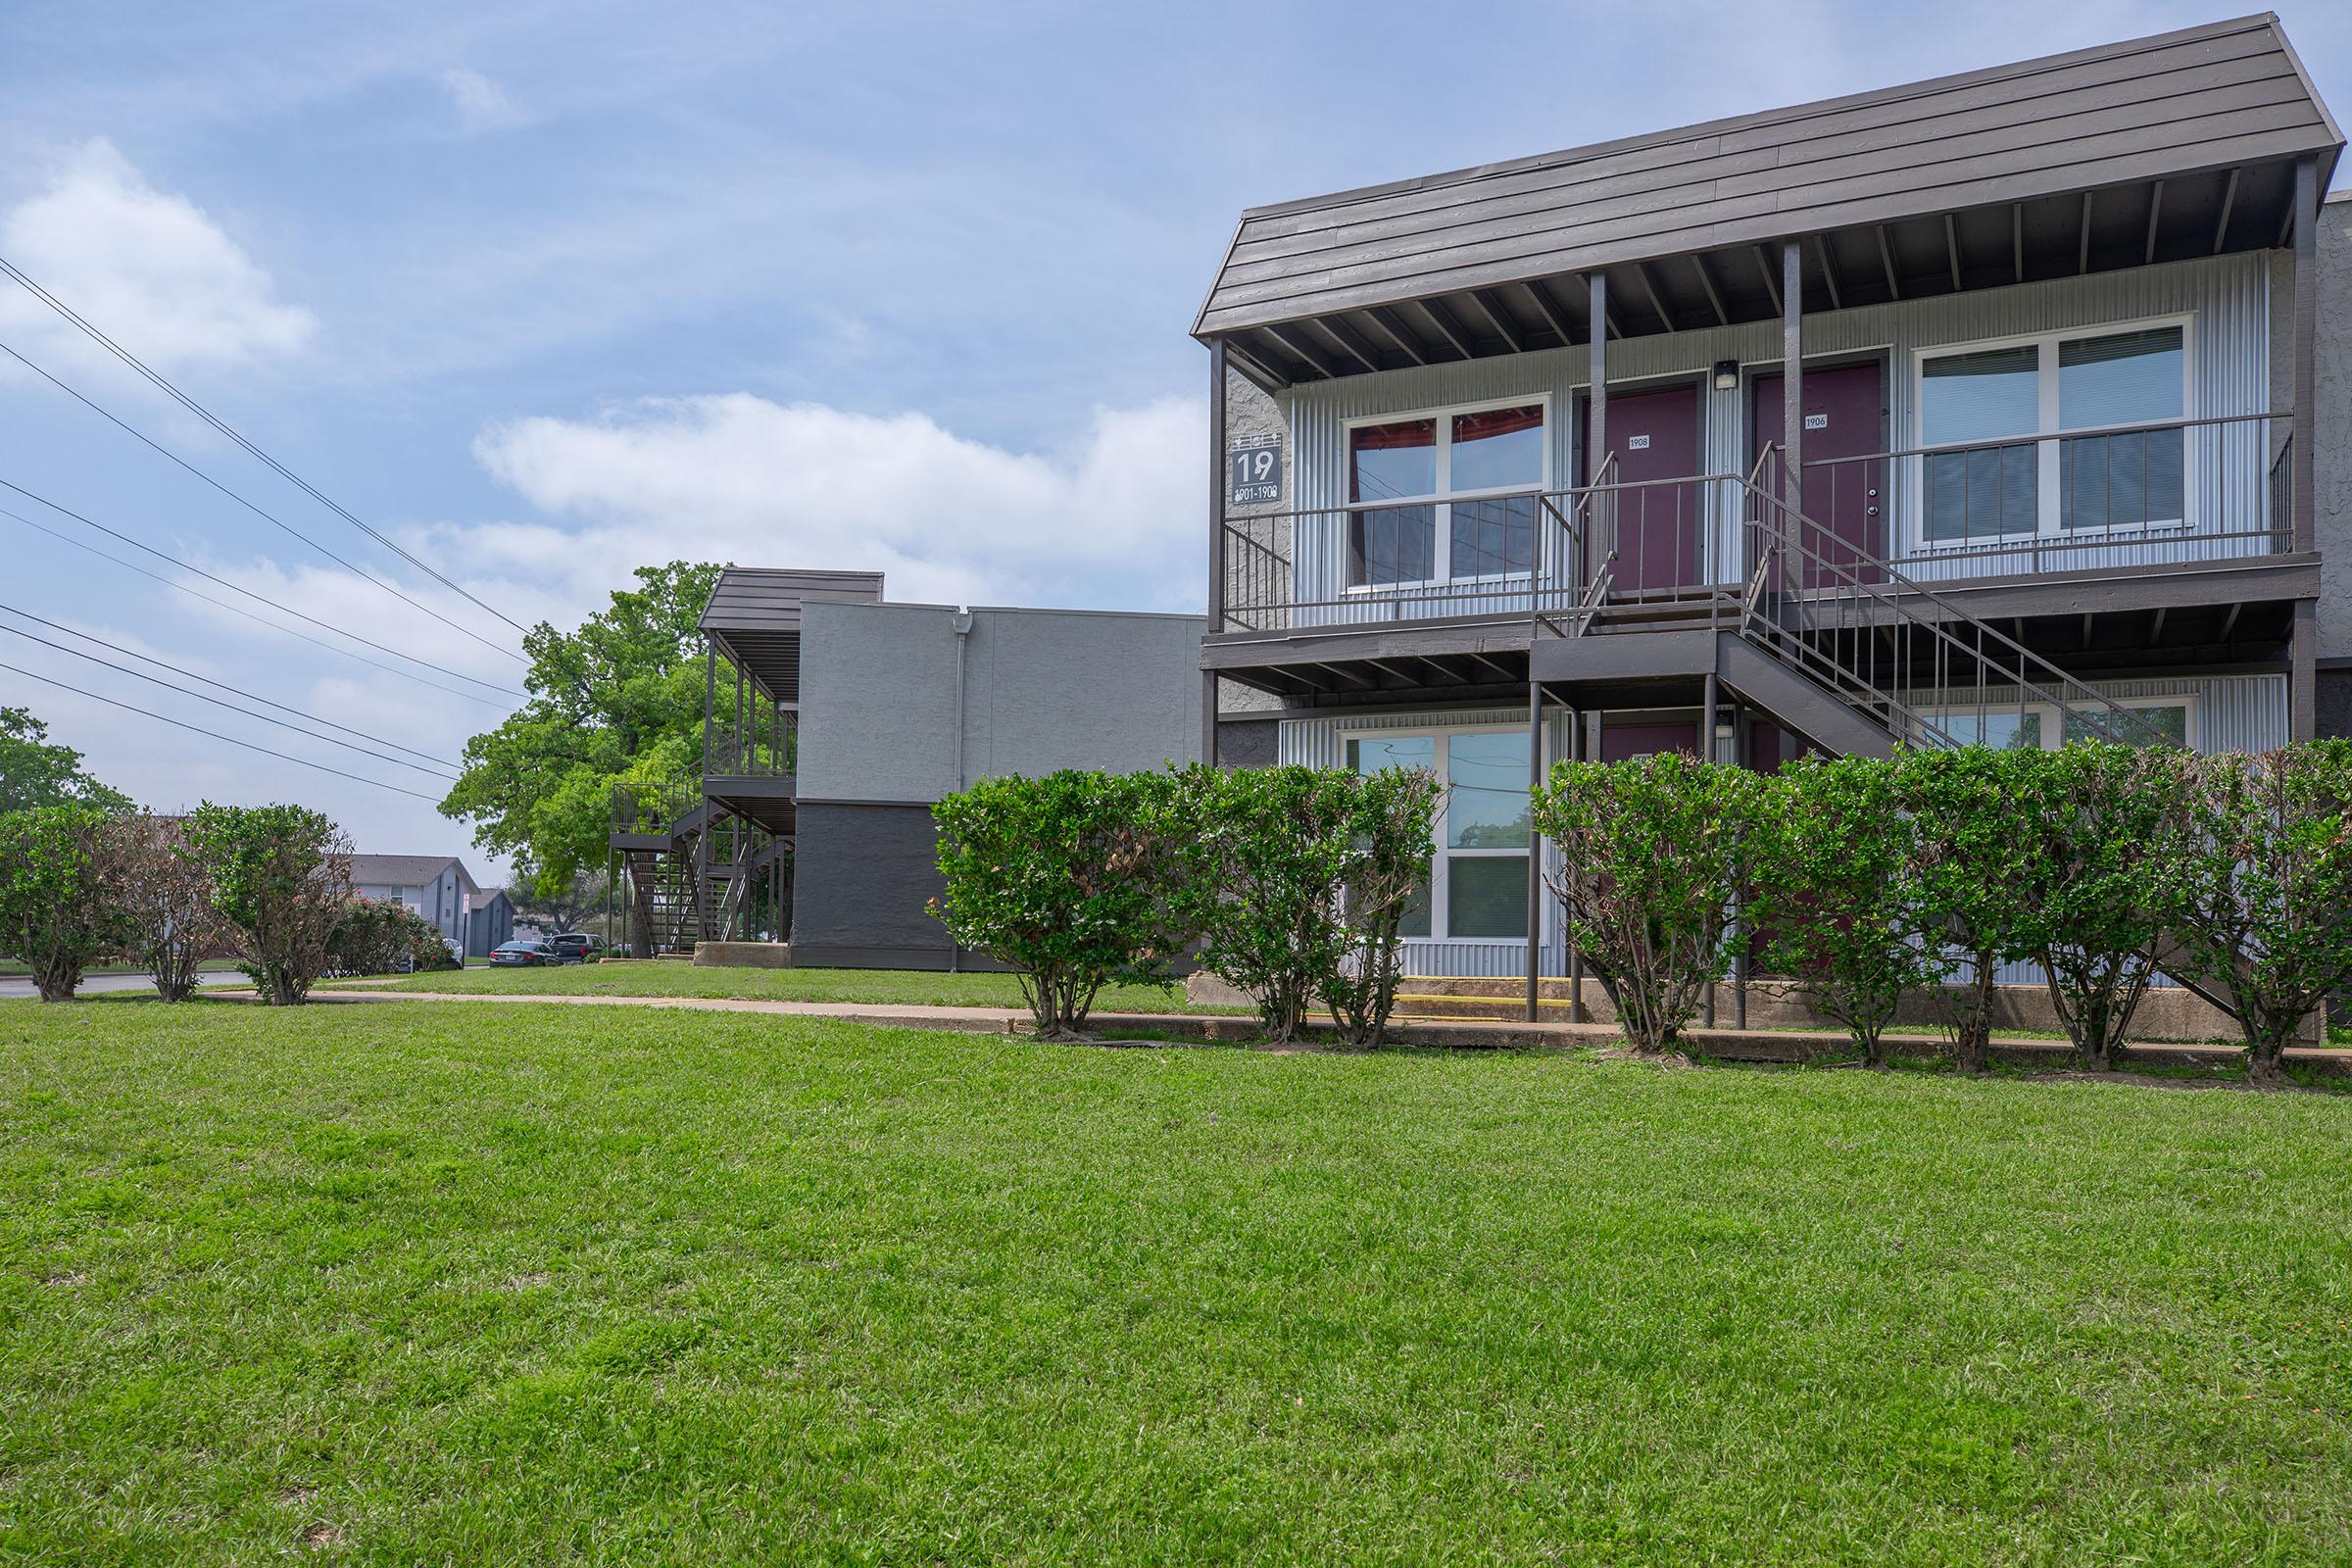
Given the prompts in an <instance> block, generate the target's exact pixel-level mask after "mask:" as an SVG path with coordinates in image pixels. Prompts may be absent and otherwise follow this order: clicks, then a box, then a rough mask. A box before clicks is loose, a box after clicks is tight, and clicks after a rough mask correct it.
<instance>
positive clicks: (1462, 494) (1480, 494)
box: [1340, 392, 1553, 940]
mask: <svg viewBox="0 0 2352 1568" xmlns="http://www.w3.org/2000/svg"><path fill="white" fill-rule="evenodd" d="M1530 405H1533V406H1535V407H1537V408H1540V409H1542V410H1543V411H1544V442H1543V447H1544V474H1543V477H1542V478H1541V480H1539V481H1538V483H1537V485H1536V488H1535V489H1533V490H1530V489H1529V488H1528V487H1527V486H1526V485H1523V484H1514V485H1502V486H1499V487H1490V488H1488V489H1484V490H1458V491H1457V490H1450V489H1448V488H1447V486H1448V485H1449V484H1450V483H1451V482H1452V479H1453V417H1454V416H1455V415H1457V414H1489V413H1492V412H1493V411H1495V410H1496V409H1524V408H1527V407H1529V406H1530ZM1551 413H1552V409H1551V394H1550V393H1549V392H1530V393H1528V394H1527V395H1526V396H1524V397H1515V398H1482V399H1480V400H1479V401H1477V402H1475V403H1445V404H1440V405H1438V406H1437V407H1434V408H1426V409H1401V410H1398V411H1397V412H1395V413H1390V414H1362V415H1356V416H1354V417H1349V418H1346V419H1342V420H1341V421H1340V493H1341V494H1342V495H1348V494H1352V493H1353V491H1354V487H1355V432H1356V431H1357V430H1359V429H1362V428H1364V427H1366V426H1368V425H1375V424H1402V423H1404V422H1405V421H1406V420H1408V419H1434V420H1436V421H1437V426H1438V445H1437V454H1436V466H1437V473H1436V480H1437V486H1438V488H1437V490H1436V491H1435V492H1434V493H1433V494H1430V495H1423V496H1396V497H1388V498H1384V499H1382V500H1379V501H1347V502H1342V503H1341V506H1340V510H1341V511H1342V512H1343V513H1345V514H1346V515H1347V517H1348V527H1349V528H1350V529H1352V528H1353V527H1354V526H1355V519H1356V517H1357V516H1358V515H1361V514H1363V513H1366V512H1387V511H1392V510H1395V509H1397V508H1400V507H1428V508H1430V509H1431V512H1432V515H1431V518H1430V561H1431V563H1432V564H1434V565H1436V567H1437V575H1436V576H1434V577H1417V578H1413V579H1411V580H1409V581H1404V582H1351V583H1347V584H1345V585H1343V588H1342V591H1343V592H1345V593H1350V594H1393V593H1399V592H1409V591H1410V590H1412V589H1415V588H1442V587H1445V586H1446V585H1447V584H1449V583H1456V582H1466V583H1484V582H1493V583H1504V582H1514V581H1524V580H1525V579H1526V578H1528V577H1529V576H1531V575H1532V569H1531V570H1530V571H1500V572H1486V573H1481V574H1474V575H1472V576H1467V577H1456V576H1455V575H1454V574H1453V527H1452V522H1453V503H1454V502H1456V501H1491V500H1494V499H1495V498H1496V497H1497V496H1524V495H1536V494H1547V493H1549V492H1550V490H1551V488H1552V482H1551V443H1552V429H1553V426H1552V420H1551ZM1540 510H1541V509H1539V511H1540ZM1533 543H1534V550H1535V557H1536V560H1538V561H1541V560H1542V559H1543V555H1544V537H1543V530H1542V529H1541V528H1540V527H1539V528H1538V530H1537V534H1536V538H1535V540H1534V542H1533ZM1340 553H1341V555H1342V557H1343V558H1348V559H1351V558H1352V556H1353V551H1352V550H1351V549H1350V548H1349V544H1348V540H1347V539H1345V538H1343V539H1342V540H1341V541H1340ZM1414 733H1416V734H1419V733H1422V732H1420V731H1415V732H1414ZM1416 940H1418V939H1416Z"/></svg>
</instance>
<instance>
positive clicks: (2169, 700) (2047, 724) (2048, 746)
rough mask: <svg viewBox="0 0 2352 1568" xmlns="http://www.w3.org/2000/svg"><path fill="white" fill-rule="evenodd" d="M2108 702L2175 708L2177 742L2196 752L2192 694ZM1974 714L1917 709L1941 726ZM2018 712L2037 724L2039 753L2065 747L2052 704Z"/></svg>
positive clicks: (1953, 708) (2003, 710)
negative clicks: (2178, 714) (2178, 713)
mask: <svg viewBox="0 0 2352 1568" xmlns="http://www.w3.org/2000/svg"><path fill="white" fill-rule="evenodd" d="M2108 701H2109V702H2111V703H2113V704H2115V706H2116V707H2118V708H2121V709H2124V710H2127V711H2130V710H2133V709H2148V708H2178V709H2180V710H2181V717H2180V735H2181V739H2182V741H2183V743H2184V744H2185V745H2186V746H2187V747H2188V749H2189V750H2190V751H2192V752H2193V751H2197V750H2200V747H2199V746H2198V744H2197V742H2198V734H2197V719H2198V711H2197V710H2198V705H2199V702H2200V699H2199V697H2198V696H2197V695H2196V694H2195V693H2193V692H2180V693H2177V694H2176V695H2174V696H2171V697H2111V698H2109V699H2108ZM1921 711H1922V712H1924V713H1925V714H1926V715H1927V717H1928V718H1929V719H1931V720H1933V721H1936V722H1941V720H1942V718H1943V717H1946V716H1953V717H1957V716H1964V715H1967V714H1971V713H1974V712H1975V711H1977V710H1976V705H1975V704H1973V703H1945V704H1943V705H1942V706H1940V707H1928V706H1926V705H1924V704H1923V705H1922V707H1921ZM2018 711H2021V708H2020V705H2019V704H2017V703H1995V702H1987V703H1986V704H1985V712H1986V713H1987V714H2008V713H2015V712H2018ZM2022 711H2025V712H2029V713H2032V714H2034V716H2036V717H2037V718H2039V719H2040V720H2041V750H2043V751H2045V752H2054V751H2057V750H2058V749H2059V748H2060V747H2062V746H2064V745H2065V744H2066V722H2065V719H2064V718H2063V716H2062V715H2061V714H2060V713H2059V711H2058V707H2057V705H2056V704H2055V703H2026V704H2024V705H2023V708H2022Z"/></svg>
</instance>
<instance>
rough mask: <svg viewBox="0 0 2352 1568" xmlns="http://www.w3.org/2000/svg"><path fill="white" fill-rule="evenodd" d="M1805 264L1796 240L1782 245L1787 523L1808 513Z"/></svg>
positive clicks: (1783, 455)
mask: <svg viewBox="0 0 2352 1568" xmlns="http://www.w3.org/2000/svg"><path fill="white" fill-rule="evenodd" d="M1804 320H1805V264H1804V251H1803V249H1802V248H1801V247H1799V246H1798V244H1797V242H1796V241H1795V240H1792V239H1790V240H1783V241H1782V242H1781V500H1782V503H1783V504H1784V505H1785V506H1786V507H1787V508H1788V511H1789V517H1787V518H1784V519H1783V521H1784V524H1786V523H1787V522H1788V521H1789V520H1790V519H1792V518H1794V517H1795V516H1797V515H1800V514H1802V513H1803V512H1804V510H1805V486H1804V462H1805V327H1804Z"/></svg>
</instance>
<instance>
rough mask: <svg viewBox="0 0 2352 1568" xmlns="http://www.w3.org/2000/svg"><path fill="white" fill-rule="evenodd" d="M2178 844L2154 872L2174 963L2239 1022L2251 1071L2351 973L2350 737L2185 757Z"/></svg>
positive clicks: (2269, 1078) (2265, 1065)
mask: <svg viewBox="0 0 2352 1568" xmlns="http://www.w3.org/2000/svg"><path fill="white" fill-rule="evenodd" d="M2181 766H2182V769H2183V772H2184V773H2185V775H2186V778H2187V785H2188V787H2187V789H2186V791H2185V795H2184V799H2183V801H2182V826H2183V832H2182V843H2181V846H2180V850H2179V852H2178V853H2176V854H2174V855H2171V856H2168V857H2167V858H2165V859H2164V860H2163V861H2162V862H2161V864H2160V865H2159V867H2158V870H2159V873H2160V874H2161V876H2162V877H2163V880H2164V884H2165V886H2164V893H2163V898H2162V903H2163V907H2164V912H2165V916H2166V925H2167V927H2168V929H2169V931H2170V934H2171V937H2172V942H2171V945H2170V947H2169V948H2168V950H2167V952H2166V954H2165V960H2164V961H2165V967H2166V968H2167V969H2168V970H2169V971H2170V972H2171V973H2173V974H2174V975H2175V976H2176V977H2177V978H2179V979H2180V980H2181V981H2182V982H2184V983H2185V984H2187V985H2189V986H2191V987H2193V988H2195V989H2196V990H2197V992H2198V993H2199V994H2200V995H2202V996H2204V997H2206V998H2207V999H2208V1000H2210V1001H2212V1002H2213V1003H2215V1004H2216V1005H2219V1006H2222V1007H2224V1008H2226V1009H2227V1010H2228V1011H2229V1014H2230V1016H2231V1017H2233V1018H2235V1019H2236V1020H2237V1026H2238V1029H2239V1030H2240V1031H2241V1032H2242V1033H2243V1034H2244V1036H2245V1040H2246V1051H2247V1076H2248V1077H2249V1078H2250V1079H2252V1080H2253V1081H2254V1082H2256V1083H2262V1084H2273V1083H2277V1082H2278V1067H2279V1060H2280V1055H2281V1053H2283V1052H2284V1050H2285V1049H2286V1047H2287V1046H2288V1044H2290V1043H2291V1042H2292V1041H2293V1040H2294V1038H2295V1035H2296V1032H2297V1031H2298V1030H2299V1029H2300V1027H2301V1026H2302V1023H2303V1020H2304V1019H2306V1018H2308V1017H2310V1016H2311V1015H2312V1013H2313V1012H2314V1011H2315V1010H2316V1009H2317V1008H2318V1007H2319V1006H2320V1005H2321V1004H2322V1003H2323V1002H2324V1001H2326V1000H2327V996H2328V995H2329V993H2330V992H2332V991H2334V990H2335V989H2336V988H2337V987H2339V986H2342V985H2343V984H2344V983H2345V982H2346V981H2348V980H2352V815H2348V814H2347V813H2352V741H2343V740H2326V741H2317V742H2311V743H2307V744H2304V745H2300V746H2290V747H2287V748H2285V749H2284V750H2281V751H2276V752H2269V753H2265V754H2263V755H2261V756H2246V755H2244V754H2241V753H2223V754H2219V755H2216V756H2211V757H2195V758H2182V759H2181Z"/></svg>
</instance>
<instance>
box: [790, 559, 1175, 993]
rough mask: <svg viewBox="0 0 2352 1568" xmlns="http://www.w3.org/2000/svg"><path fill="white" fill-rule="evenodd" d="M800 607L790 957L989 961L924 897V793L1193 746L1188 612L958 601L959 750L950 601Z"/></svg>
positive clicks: (927, 849)
mask: <svg viewBox="0 0 2352 1568" xmlns="http://www.w3.org/2000/svg"><path fill="white" fill-rule="evenodd" d="M803 614H804V616H805V620H804V622H803V628H802V641H801V727H800V760H799V764H798V768H797V778H798V786H799V798H800V806H799V825H798V830H797V837H796V843H795V847H794V863H793V915H792V946H793V961H794V962H795V963H797V964H804V965H823V964H844V965H854V966H886V967H893V968H923V969H928V968H946V967H948V966H949V965H950V964H951V963H955V964H956V965H957V966H959V967H963V968H986V967H993V965H991V964H989V963H988V962H986V961H985V960H983V959H980V958H978V957H977V956H973V955H968V954H965V955H957V954H956V953H955V952H954V951H953V949H952V946H951V944H950V943H949V941H948V937H947V933H946V931H945V930H944V929H943V928H942V927H941V926H940V924H939V923H938V922H937V921H936V920H934V919H932V918H931V916H930V914H929V912H928V911H927V910H926V908H925V905H926V904H927V903H928V901H929V900H930V899H931V897H932V896H933V895H934V894H936V893H937V892H938V891H939V887H940V883H939V873H938V871H937V869H936V868H935V864H934V839H933V834H932V825H931V805H932V803H933V802H935V801H937V800H939V799H940V798H941V797H942V796H945V795H949V794H953V793H954V792H955V791H956V789H957V788H958V787H959V782H975V781H977V780H980V779H983V778H990V777H996V776H1000V775H1005V774H1013V773H1019V774H1027V775H1030V776H1035V775H1037V774H1041V773H1050V772H1053V771H1054V770H1055V769H1056V768H1064V767H1099V768H1105V769H1108V770H1110V771H1113V772H1132V771H1135V770H1138V769H1144V768H1156V767H1158V766H1160V765H1161V764H1162V763H1164V762H1170V761H1176V762H1186V761H1192V760H1196V759H1197V758H1198V757H1199V756H1200V751H1201V628H1202V621H1201V617H1200V616H1198V615H1149V614H1116V613H1103V612H1092V611H1052V610H975V611H973V612H971V631H970V633H969V640H968V644H967V646H966V647H965V649H964V661H965V663H964V702H963V712H962V719H961V724H960V729H961V736H962V746H961V751H960V755H959V754H958V750H957V731H958V727H959V726H958V722H957V714H956V617H957V613H956V611H955V610H953V609H949V608H946V607H943V606H936V605H889V604H882V605H858V604H822V603H810V604H809V605H808V606H806V607H805V608H804V610H803Z"/></svg>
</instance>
